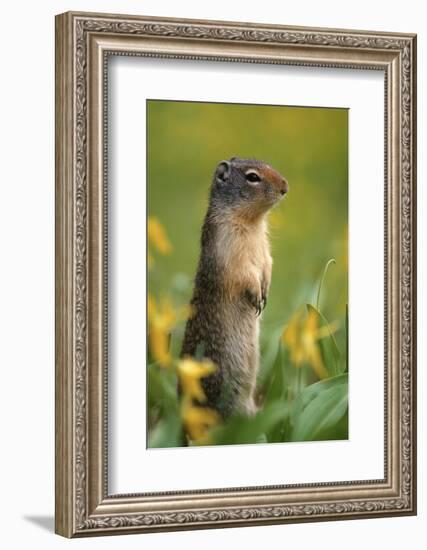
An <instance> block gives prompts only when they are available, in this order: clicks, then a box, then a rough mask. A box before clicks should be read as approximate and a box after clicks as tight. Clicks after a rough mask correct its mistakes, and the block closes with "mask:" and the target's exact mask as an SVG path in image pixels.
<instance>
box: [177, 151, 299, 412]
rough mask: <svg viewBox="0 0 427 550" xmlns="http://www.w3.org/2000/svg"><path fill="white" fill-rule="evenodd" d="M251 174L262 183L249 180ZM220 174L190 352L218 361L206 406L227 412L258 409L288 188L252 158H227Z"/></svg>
mask: <svg viewBox="0 0 427 550" xmlns="http://www.w3.org/2000/svg"><path fill="white" fill-rule="evenodd" d="M251 171H252V172H255V173H256V174H258V175H259V177H260V181H259V182H258V181H255V182H250V181H247V177H248V176H247V174H248V173H249V172H251ZM217 174H219V176H218V175H217ZM215 177H216V179H215V178H214V182H213V184H212V191H211V199H210V204H209V209H208V212H207V214H206V218H205V222H204V226H203V232H202V250H201V255H200V260H199V267H198V270H197V275H196V281H195V286H194V292H193V298H192V300H191V305H192V308H193V312H194V314H193V316H192V317H191V319H189V320H188V322H187V326H186V332H185V336H184V342H183V347H182V355H192V356H194V355H196V356H198V355H200V354H201V353H202V354H203V356H205V357H208V358H210V359H211V360H212V361H213V362H214V363H215V364H216V365H217V371H216V372H215V374H213V375H211V376H209V377H208V378H206V379H204V380H203V381H202V382H203V387H204V390H205V394H206V397H207V403H206V404H207V405H208V406H210V407H213V408H215V409H216V410H218V411H219V412H220V413H221V414H222V416H224V417H226V416H228V415H230V414H232V413H233V412H240V413H242V414H253V413H255V412H256V405H255V399H254V396H255V389H256V377H257V372H258V362H259V350H258V336H259V314H260V312H261V310H262V309H263V308H264V307H265V305H266V300H267V293H268V288H269V286H270V280H271V270H272V258H271V254H270V246H269V241H268V232H267V213H268V211H269V209H270V208H271V207H272V206H273V205H274V204H275V203H276V202H278V201H279V200H280V198H281V197H282V196H283V195H284V194H285V193H286V192H287V190H288V185H287V182H286V181H285V180H284V178H283V177H282V176H281V175H280V174H279V173H278V172H276V170H274V169H273V168H271V167H270V166H269V165H267V164H265V163H261V162H260V161H252V160H244V159H231V161H230V162H224V163H221V164H220V165H219V167H218V169H217V173H216V176H215Z"/></svg>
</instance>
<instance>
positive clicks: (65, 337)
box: [55, 12, 416, 537]
mask: <svg viewBox="0 0 427 550" xmlns="http://www.w3.org/2000/svg"><path fill="white" fill-rule="evenodd" d="M111 55H119V56H134V55H135V56H145V57H153V58H182V59H192V60H201V61H205V62H206V63H208V62H211V61H230V62H245V63H269V64H285V65H298V66H307V67H320V68H321V67H339V68H347V69H349V70H353V69H361V68H363V69H367V70H375V71H383V72H384V77H385V90H384V92H385V95H384V120H385V139H384V162H385V190H386V191H385V266H384V277H385V288H386V296H385V304H386V307H385V312H384V315H385V358H386V360H385V380H384V384H385V411H384V412H385V420H386V421H385V427H384V429H385V432H384V435H385V449H384V465H385V468H384V472H385V476H384V479H372V480H371V479H369V480H366V481H351V480H350V481H348V482H336V483H335V482H328V483H307V484H300V485H282V486H262V487H255V488H254V487H242V488H239V489H235V490H225V489H224V490H221V489H215V490H200V491H182V492H177V491H175V492H174V491H170V492H163V493H157V494H156V493H149V494H148V493H145V494H126V495H111V494H109V493H108V476H107V464H108V456H107V455H108V453H107V451H108V446H107V435H108V432H107V413H108V404H107V394H106V388H107V382H108V380H107V372H106V356H107V346H108V342H107V339H106V286H105V269H106V262H107V247H106V212H105V203H106V197H105V193H106V186H105V180H106V177H107V174H106V172H107V167H106V162H105V160H106V151H107V132H106V116H107V109H106V100H107V74H106V72H107V71H106V67H107V65H106V60H107V59H108V56H111ZM415 181H416V36H415V35H412V34H401V33H384V32H378V33H377V32H367V31H353V30H352V31H349V30H332V29H312V28H303V27H285V26H279V25H265V24H262V25H260V24H253V23H236V22H223V21H197V20H179V19H165V18H153V17H137V16H124V15H108V14H90V13H74V12H68V13H65V14H61V15H58V16H57V17H56V392H55V398H56V418H55V422H56V493H55V495H56V509H55V522H56V532H57V533H58V534H60V535H63V536H65V537H81V536H91V535H107V534H124V533H135V532H150V531H171V530H180V529H201V528H215V527H231V526H250V525H265V524H275V523H288V522H303V521H322V520H338V519H351V518H369V517H384V516H398V515H413V514H415V513H416V187H415Z"/></svg>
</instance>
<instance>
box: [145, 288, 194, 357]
mask: <svg viewBox="0 0 427 550" xmlns="http://www.w3.org/2000/svg"><path fill="white" fill-rule="evenodd" d="M189 312H190V308H189V307H188V306H185V307H181V308H179V309H176V308H174V307H173V305H172V302H171V301H170V300H169V299H168V298H164V299H163V300H162V301H161V302H160V303H159V304H157V302H156V300H155V299H154V296H152V295H151V294H150V293H149V294H148V297H147V317H148V340H149V345H150V351H151V354H152V356H153V357H154V359H155V360H156V361H157V362H158V363H159V364H160V365H161V366H162V367H169V366H170V365H171V364H172V362H173V358H172V355H171V353H170V351H169V348H170V335H171V332H172V330H173V328H174V327H175V325H176V324H177V323H178V321H180V320H183V319H186V318H187V317H188V315H189Z"/></svg>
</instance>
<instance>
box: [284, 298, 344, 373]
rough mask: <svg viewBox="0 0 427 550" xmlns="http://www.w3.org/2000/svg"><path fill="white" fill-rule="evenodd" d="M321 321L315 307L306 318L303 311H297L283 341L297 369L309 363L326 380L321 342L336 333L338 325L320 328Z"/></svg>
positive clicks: (310, 309)
mask: <svg viewBox="0 0 427 550" xmlns="http://www.w3.org/2000/svg"><path fill="white" fill-rule="evenodd" d="M319 319H320V317H319V313H318V312H317V311H316V309H314V308H313V307H309V310H308V313H307V315H306V317H305V318H304V312H303V310H302V309H299V310H297V311H296V313H295V314H294V315H293V317H292V319H291V320H290V321H289V323H288V325H287V326H286V328H285V330H284V331H283V334H282V341H283V343H284V344H285V345H286V346H287V347H288V349H289V352H290V356H291V361H292V363H294V365H295V366H296V367H300V366H301V365H302V364H303V363H308V364H309V365H310V366H311V367H312V368H313V370H314V371H315V373H316V374H317V376H318V377H319V378H325V377H326V376H327V374H328V373H327V371H326V368H325V366H324V364H323V359H322V354H321V351H320V346H319V340H321V339H322V338H325V337H326V336H329V335H330V334H331V333H332V332H334V331H335V330H336V328H337V326H338V324H337V323H333V324H331V325H329V326H324V327H320V326H319Z"/></svg>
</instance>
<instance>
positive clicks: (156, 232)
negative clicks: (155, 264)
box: [147, 216, 172, 262]
mask: <svg viewBox="0 0 427 550" xmlns="http://www.w3.org/2000/svg"><path fill="white" fill-rule="evenodd" d="M147 232H148V240H149V242H150V243H151V244H152V245H153V246H154V247H155V248H157V250H158V251H159V252H160V254H170V252H171V251H172V245H171V243H170V241H169V239H168V236H167V233H166V230H165V228H164V227H163V225H162V224H161V223H160V221H159V220H158V219H157V218H155V217H153V216H150V217H149V218H148V228H147ZM149 258H150V256H149ZM151 262H152V259H151Z"/></svg>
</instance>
